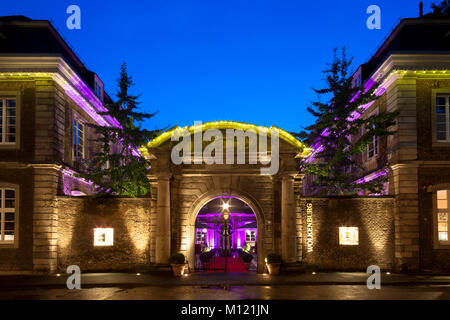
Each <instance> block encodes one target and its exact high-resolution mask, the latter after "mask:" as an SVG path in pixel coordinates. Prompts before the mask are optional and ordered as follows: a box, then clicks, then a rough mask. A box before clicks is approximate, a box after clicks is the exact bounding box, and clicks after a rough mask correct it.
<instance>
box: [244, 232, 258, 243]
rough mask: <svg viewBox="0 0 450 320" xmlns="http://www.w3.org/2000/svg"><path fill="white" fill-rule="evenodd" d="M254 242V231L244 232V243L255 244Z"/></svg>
mask: <svg viewBox="0 0 450 320" xmlns="http://www.w3.org/2000/svg"><path fill="white" fill-rule="evenodd" d="M255 241H256V231H251V230H246V231H245V242H255Z"/></svg>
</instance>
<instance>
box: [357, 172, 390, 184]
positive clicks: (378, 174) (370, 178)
mask: <svg viewBox="0 0 450 320" xmlns="http://www.w3.org/2000/svg"><path fill="white" fill-rule="evenodd" d="M388 173H389V171H388V169H383V170H381V171H378V172H375V173H372V174H370V175H368V176H366V177H364V178H362V179H359V180H358V181H356V184H361V183H366V182H370V181H373V180H375V179H377V178H379V177H382V176H387V175H388Z"/></svg>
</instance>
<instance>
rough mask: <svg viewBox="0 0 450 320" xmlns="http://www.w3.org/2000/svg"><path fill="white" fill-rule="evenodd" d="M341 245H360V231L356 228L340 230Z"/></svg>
mask: <svg viewBox="0 0 450 320" xmlns="http://www.w3.org/2000/svg"><path fill="white" fill-rule="evenodd" d="M339 244H340V245H341V246H357V245H359V229H358V228H356V227H350V228H349V227H341V228H339Z"/></svg>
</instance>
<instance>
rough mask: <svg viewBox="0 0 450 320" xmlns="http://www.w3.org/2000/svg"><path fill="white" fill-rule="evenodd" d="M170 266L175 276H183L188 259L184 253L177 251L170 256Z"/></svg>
mask: <svg viewBox="0 0 450 320" xmlns="http://www.w3.org/2000/svg"><path fill="white" fill-rule="evenodd" d="M169 263H170V266H171V267H172V272H173V275H174V276H177V277H182V276H183V274H184V270H185V268H186V259H185V257H184V254H182V253H175V254H173V255H172V256H171V257H170V258H169Z"/></svg>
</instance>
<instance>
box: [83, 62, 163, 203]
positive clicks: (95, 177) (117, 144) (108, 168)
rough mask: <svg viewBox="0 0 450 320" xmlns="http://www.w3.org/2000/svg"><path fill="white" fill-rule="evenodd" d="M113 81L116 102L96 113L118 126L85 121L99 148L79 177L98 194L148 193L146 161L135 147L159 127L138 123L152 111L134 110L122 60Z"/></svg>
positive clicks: (153, 133) (128, 81)
mask: <svg viewBox="0 0 450 320" xmlns="http://www.w3.org/2000/svg"><path fill="white" fill-rule="evenodd" d="M117 82H118V91H117V94H116V97H117V101H116V102H114V103H111V104H107V105H106V106H105V107H106V108H107V111H105V112H100V113H99V114H101V115H103V116H106V117H108V116H109V117H111V118H114V119H116V120H117V121H118V123H119V126H117V127H114V126H100V125H93V124H89V126H90V127H92V128H94V129H95V132H96V138H94V139H92V141H93V142H94V144H96V145H97V146H98V147H99V149H100V150H99V151H97V152H94V154H93V156H92V157H91V158H90V159H89V160H87V161H86V162H85V164H86V167H87V170H86V171H85V172H84V173H81V174H80V175H79V176H80V177H82V178H84V179H86V180H88V181H92V182H93V185H94V188H95V191H96V193H97V194H98V195H102V194H111V195H119V196H130V197H137V196H143V195H148V194H149V193H150V183H149V181H148V178H147V174H148V169H149V167H150V163H149V161H147V159H145V157H144V156H142V154H141V153H140V152H139V148H141V147H142V146H144V145H145V144H146V143H147V142H148V141H150V140H151V139H153V138H154V137H156V135H157V134H158V133H159V132H160V130H153V131H149V130H146V129H143V128H142V127H141V123H142V122H143V121H144V120H146V119H150V118H152V117H153V116H154V115H155V114H156V113H153V114H148V113H142V112H138V111H137V110H136V109H137V107H138V105H139V102H138V99H139V96H134V95H132V94H130V92H129V90H130V88H131V87H132V86H133V85H134V83H133V80H132V77H131V76H129V75H128V73H127V65H126V64H125V63H124V64H122V66H121V69H120V78H119V79H118V80H117Z"/></svg>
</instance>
